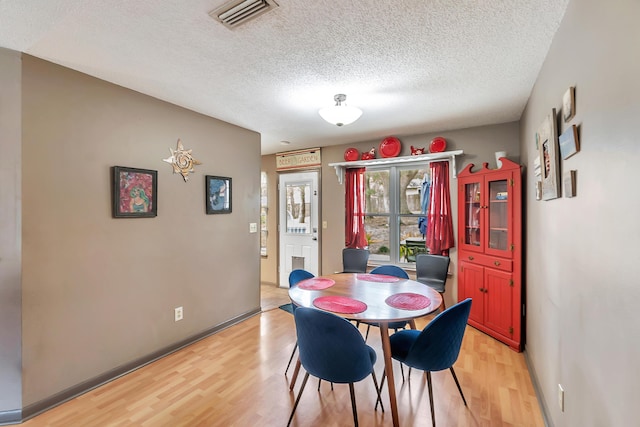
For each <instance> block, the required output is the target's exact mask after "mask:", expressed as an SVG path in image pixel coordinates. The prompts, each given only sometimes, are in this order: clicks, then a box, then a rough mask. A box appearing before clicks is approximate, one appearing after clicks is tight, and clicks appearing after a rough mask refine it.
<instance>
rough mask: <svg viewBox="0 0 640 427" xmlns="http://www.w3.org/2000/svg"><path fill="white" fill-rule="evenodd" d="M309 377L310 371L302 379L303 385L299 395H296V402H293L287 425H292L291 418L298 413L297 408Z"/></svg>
mask: <svg viewBox="0 0 640 427" xmlns="http://www.w3.org/2000/svg"><path fill="white" fill-rule="evenodd" d="M308 379H309V373H308V372H307V373H306V374H305V376H304V380H302V386H301V387H300V391H299V392H298V397H296V403H294V404H293V409H292V410H291V415H290V416H289V422H288V423H287V427H289V426H290V425H291V420H293V415H294V414H295V413H296V408H297V407H298V403H299V402H300V397H301V396H302V392H303V391H304V386H305V385H307V380H308Z"/></svg>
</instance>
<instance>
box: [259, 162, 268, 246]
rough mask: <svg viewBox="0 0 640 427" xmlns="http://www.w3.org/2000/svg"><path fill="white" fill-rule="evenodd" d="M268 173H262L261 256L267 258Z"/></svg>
mask: <svg viewBox="0 0 640 427" xmlns="http://www.w3.org/2000/svg"><path fill="white" fill-rule="evenodd" d="M267 211H268V208H267V173H266V172H260V255H262V256H267Z"/></svg>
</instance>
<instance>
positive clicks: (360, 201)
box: [344, 168, 367, 249]
mask: <svg viewBox="0 0 640 427" xmlns="http://www.w3.org/2000/svg"><path fill="white" fill-rule="evenodd" d="M364 171H365V169H364V168H348V169H347V170H346V171H345V191H344V192H345V203H344V206H345V227H344V234H345V236H344V245H345V247H347V248H361V249H362V248H366V247H367V236H366V235H365V231H364Z"/></svg>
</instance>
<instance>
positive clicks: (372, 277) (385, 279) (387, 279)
mask: <svg viewBox="0 0 640 427" xmlns="http://www.w3.org/2000/svg"><path fill="white" fill-rule="evenodd" d="M357 278H358V280H364V281H367V282H378V283H392V282H399V281H400V278H399V277H396V276H387V275H386V274H358V275H357Z"/></svg>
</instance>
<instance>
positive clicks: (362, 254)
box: [342, 248, 369, 273]
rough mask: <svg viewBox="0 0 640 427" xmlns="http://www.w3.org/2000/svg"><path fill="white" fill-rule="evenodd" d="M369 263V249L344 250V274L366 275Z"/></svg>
mask: <svg viewBox="0 0 640 427" xmlns="http://www.w3.org/2000/svg"><path fill="white" fill-rule="evenodd" d="M367 262H369V250H368V249H356V248H344V249H343V250H342V271H343V272H344V273H366V272H367Z"/></svg>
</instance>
